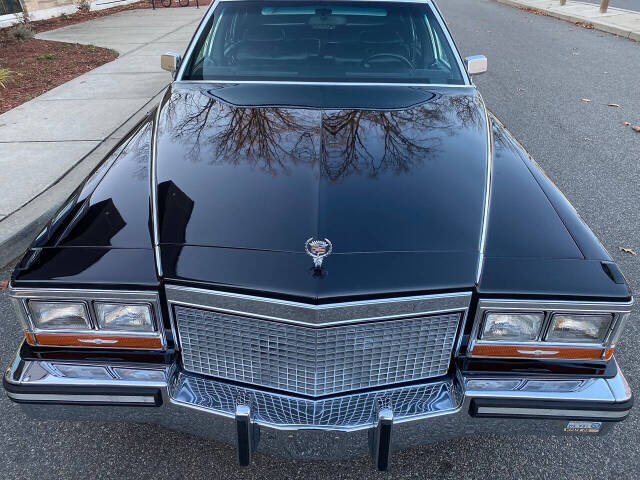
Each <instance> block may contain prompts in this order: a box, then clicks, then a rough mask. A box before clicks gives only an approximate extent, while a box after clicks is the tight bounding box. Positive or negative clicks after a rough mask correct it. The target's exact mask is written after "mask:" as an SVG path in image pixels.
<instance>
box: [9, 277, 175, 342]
mask: <svg viewBox="0 0 640 480" xmlns="http://www.w3.org/2000/svg"><path fill="white" fill-rule="evenodd" d="M9 297H10V299H11V302H12V303H13V305H14V308H15V311H16V313H17V314H18V318H19V320H20V322H21V323H22V326H23V329H24V336H25V340H26V342H27V343H28V344H29V345H33V346H35V347H45V348H50V347H61V348H102V349H109V348H111V349H139V350H164V349H166V348H167V343H166V336H165V330H164V324H163V322H162V309H161V308H160V300H159V295H158V293H157V292H155V291H116V290H80V289H78V290H69V289H66V290H62V289H42V290H34V289H31V288H28V289H27V288H14V287H13V286H11V287H10V289H9Z"/></svg>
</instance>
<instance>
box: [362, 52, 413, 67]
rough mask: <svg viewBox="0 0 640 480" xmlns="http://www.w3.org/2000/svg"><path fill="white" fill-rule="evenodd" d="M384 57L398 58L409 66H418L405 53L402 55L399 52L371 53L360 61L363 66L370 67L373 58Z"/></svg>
mask: <svg viewBox="0 0 640 480" xmlns="http://www.w3.org/2000/svg"><path fill="white" fill-rule="evenodd" d="M383 57H389V58H393V59H394V60H398V61H400V62H402V63H404V64H405V65H407V66H408V67H409V68H416V66H415V65H414V64H413V62H412V61H411V60H409V59H408V58H407V57H405V56H404V55H400V54H399V53H375V54H373V55H369V56H368V57H367V58H365V59H364V60H362V62H360V64H361V65H362V66H363V67H367V68H368V67H370V65H369V62H370V61H371V60H375V59H376V58H383Z"/></svg>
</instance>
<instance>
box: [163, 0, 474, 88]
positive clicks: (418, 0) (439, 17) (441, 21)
mask: <svg viewBox="0 0 640 480" xmlns="http://www.w3.org/2000/svg"><path fill="white" fill-rule="evenodd" d="M237 1H246V0H215V1H214V2H213V3H212V4H211V5H210V6H209V10H207V12H206V13H205V14H204V16H203V17H202V20H201V21H200V25H198V28H197V29H196V32H195V33H194V35H193V37H192V38H191V41H190V42H189V45H188V47H187V51H186V52H185V54H184V57H183V59H182V63H181V65H180V68H179V70H178V72H177V73H176V76H175V82H181V81H184V82H187V81H188V82H193V83H196V82H197V83H256V84H277V85H299V84H303V85H306V84H309V85H358V86H364V85H366V86H391V85H395V86H412V87H416V86H424V87H467V88H475V85H473V83H472V82H471V78H470V76H469V74H468V73H467V69H466V68H465V67H464V62H463V61H462V57H461V56H460V51H459V50H458V46H457V45H456V43H455V42H454V41H453V37H452V36H451V32H450V31H449V27H448V26H447V24H446V22H445V21H444V19H443V17H442V15H441V14H440V10H439V9H438V7H437V6H436V5H435V3H434V2H433V1H432V0H400V1H398V0H386V1H391V3H424V4H426V5H427V6H428V7H429V8H431V10H432V12H433V14H434V16H435V17H436V20H438V23H439V24H440V28H441V29H442V32H443V33H444V35H445V37H446V39H447V41H448V42H449V46H450V47H451V51H452V52H453V55H454V56H455V57H456V63H457V64H458V68H459V69H460V73H461V74H462V76H463V78H464V79H465V82H466V83H465V84H464V85H449V84H435V83H434V84H429V83H404V84H400V83H375V82H371V83H368V82H295V81H277V80H272V81H266V82H265V81H260V80H255V81H254V80H249V81H235V80H227V81H218V80H183V79H182V77H183V75H184V71H185V69H186V66H187V65H188V64H189V62H190V60H191V55H193V50H194V48H195V45H196V42H197V39H199V38H200V36H201V35H202V34H203V31H204V28H205V26H206V25H207V23H208V22H209V20H210V19H211V17H212V16H213V12H214V11H215V9H216V8H217V7H218V4H220V3H222V2H237ZM344 1H351V2H358V1H367V0H344ZM380 1H382V2H383V3H384V0H380Z"/></svg>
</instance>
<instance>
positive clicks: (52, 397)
mask: <svg viewBox="0 0 640 480" xmlns="http://www.w3.org/2000/svg"><path fill="white" fill-rule="evenodd" d="M7 396H8V397H9V398H13V399H14V400H22V401H34V402H38V401H41V402H70V403H86V402H97V403H140V404H155V403H156V399H155V397H153V396H142V395H75V394H59V393H56V394H47V393H13V392H7Z"/></svg>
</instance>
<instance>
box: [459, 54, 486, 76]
mask: <svg viewBox="0 0 640 480" xmlns="http://www.w3.org/2000/svg"><path fill="white" fill-rule="evenodd" d="M464 66H465V67H467V73H468V74H469V75H478V74H480V73H484V72H486V71H487V57H485V56H484V55H472V56H470V57H467V58H465V59H464Z"/></svg>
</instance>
